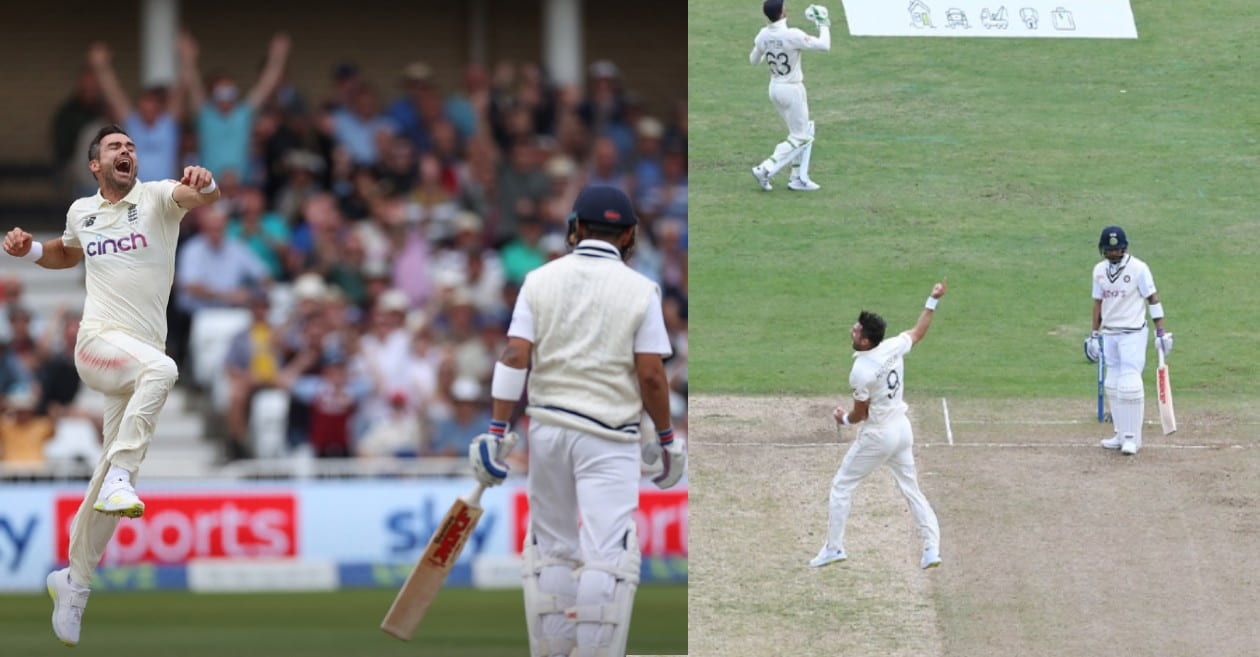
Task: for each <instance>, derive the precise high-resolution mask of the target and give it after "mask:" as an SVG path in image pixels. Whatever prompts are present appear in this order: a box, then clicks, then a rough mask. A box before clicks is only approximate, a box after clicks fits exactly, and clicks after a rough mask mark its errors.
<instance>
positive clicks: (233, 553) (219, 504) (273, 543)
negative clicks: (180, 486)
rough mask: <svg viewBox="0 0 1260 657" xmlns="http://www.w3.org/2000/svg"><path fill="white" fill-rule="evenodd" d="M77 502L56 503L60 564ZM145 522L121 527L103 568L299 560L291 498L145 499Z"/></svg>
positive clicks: (65, 556)
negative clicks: (250, 559)
mask: <svg viewBox="0 0 1260 657" xmlns="http://www.w3.org/2000/svg"><path fill="white" fill-rule="evenodd" d="M80 501H81V500H80V499H79V498H77V497H58V498H57V503H56V509H57V558H58V559H59V560H60V561H62V562H65V561H67V560H68V558H69V556H68V553H69V543H70V523H71V522H72V521H73V520H74V514H75V512H76V511H78V509H79V503H80ZM144 501H145V514H144V517H143V518H137V519H130V520H126V519H125V520H123V521H122V522H120V523H118V529H117V530H116V531H115V532H114V538H113V540H111V541H110V543H109V545H108V546H107V547H106V548H105V557H104V559H102V563H103V564H104V565H110V566H112V565H126V564H135V563H140V562H158V563H184V562H186V561H188V560H189V559H196V558H203V557H286V556H294V555H296V554H297V548H298V545H297V503H296V502H295V500H294V497H293V495H292V494H289V493H282V494H268V495H153V494H147V495H145V496H144Z"/></svg>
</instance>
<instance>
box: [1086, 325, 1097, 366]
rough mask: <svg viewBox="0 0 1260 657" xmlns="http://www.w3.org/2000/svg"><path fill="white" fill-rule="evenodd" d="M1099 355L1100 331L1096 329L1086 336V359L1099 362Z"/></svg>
mask: <svg viewBox="0 0 1260 657" xmlns="http://www.w3.org/2000/svg"><path fill="white" fill-rule="evenodd" d="M1098 356H1099V354H1098V331H1094V332H1092V333H1090V334H1089V337H1088V338H1085V360H1087V361H1089V362H1091V363H1097V362H1098Z"/></svg>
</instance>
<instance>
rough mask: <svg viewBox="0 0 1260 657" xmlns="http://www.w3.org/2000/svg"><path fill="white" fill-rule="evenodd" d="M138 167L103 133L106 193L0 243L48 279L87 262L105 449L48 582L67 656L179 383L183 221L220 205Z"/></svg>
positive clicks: (98, 164)
mask: <svg viewBox="0 0 1260 657" xmlns="http://www.w3.org/2000/svg"><path fill="white" fill-rule="evenodd" d="M138 166H139V163H138V162H137V161H136V145H135V143H134V142H133V141H132V140H131V138H130V137H128V136H127V133H126V132H124V131H123V129H122V128H120V127H118V126H116V125H108V126H105V127H104V128H101V130H100V132H98V133H96V138H95V139H93V140H92V144H91V146H89V148H88V168H89V169H90V170H91V171H92V174H93V175H94V176H95V177H96V180H97V183H98V184H99V185H100V191H98V192H97V193H96V194H95V195H93V196H88V197H85V198H81V199H79V200H77V201H75V202H74V203H73V204H71V205H70V211H69V212H68V213H67V214H66V230H65V232H64V233H63V234H62V236H61V237H58V238H55V239H51V240H48V241H46V242H43V243H40V242H33V241H32V238H31V234H30V233H28V232H26V231H24V230H22V229H21V228H14V229H13V230H11V231H9V233H8V235H6V236H5V238H4V250H5V252H6V253H8V254H9V255H11V256H15V257H19V258H23V259H26V260H30V261H32V262H34V263H36V264H38V265H39V266H41V267H45V268H47V269H67V268H69V267H74V266H75V265H77V264H79V262H80V261H82V260H83V259H84V256H85V255H86V256H87V264H86V265H85V266H86V268H87V298H86V300H85V301H84V304H83V320H82V324H81V325H80V329H79V338H78V341H77V344H76V345H75V349H74V365H75V369H77V370H78V372H79V377H80V378H82V379H83V382H84V383H86V384H87V385H88V386H89V387H91V388H92V389H94V390H98V391H100V392H102V393H104V394H105V430H104V437H103V438H104V440H103V443H104V448H105V451H104V453H103V454H102V456H101V460H100V463H98V464H97V466H96V470H95V472H94V473H93V474H92V480H91V483H89V484H88V490H87V495H86V496H85V497H84V498H83V504H82V505H81V506H80V507H79V511H78V513H76V514H75V516H74V522H73V524H72V525H71V527H70V567H69V568H63V569H61V570H56V571H53V572H52V573H51V574H49V575H48V593H49V595H51V596H52V598H53V616H52V625H53V631H54V632H55V633H56V635H57V638H58V639H60V640H61V642H62V643H64V644H66V645H68V646H73V645H76V644H77V643H78V642H79V627H80V623H81V622H82V618H83V609H84V607H86V606H87V599H88V593H89V590H88V584H89V582H90V581H91V578H92V571H93V570H94V569H95V568H96V565H97V563H99V562H100V560H101V555H102V554H103V553H104V551H105V546H106V545H107V544H108V543H109V540H110V537H112V536H113V535H114V528H115V527H116V526H117V525H118V519H119V517H121V516H126V517H129V518H139V517H140V516H142V515H144V502H142V501H140V498H139V497H137V496H136V490H135V488H134V485H135V481H136V476H137V473H138V471H139V469H140V463H141V461H143V460H144V455H145V452H146V451H148V449H149V441H150V440H151V439H152V438H153V427H154V422H155V421H156V420H157V417H158V413H159V412H160V411H161V410H162V406H163V404H165V403H166V395H167V393H168V392H170V389H171V386H173V385H174V384H175V379H176V378H177V377H178V375H179V373H178V371H177V370H176V368H175V361H173V360H171V359H170V357H168V356H167V355H166V350H165V344H166V302H167V299H168V298H169V297H170V292H171V281H172V279H173V278H174V276H175V247H176V242H177V238H178V237H179V222H180V220H181V219H182V218H183V216H184V213H185V212H187V211H188V210H189V209H191V208H195V207H197V206H201V205H205V204H207V203H211V202H213V201H215V200H216V199H218V198H219V190H218V186H217V185H216V184H215V182H214V178H213V177H212V176H211V174H210V172H209V171H207V170H206V169H203V168H201V167H196V166H190V167H185V168H184V176H183V179H182V180H180V181H178V182H177V181H174V180H162V181H156V182H140V181H138V180H137V179H136V171H137V169H138Z"/></svg>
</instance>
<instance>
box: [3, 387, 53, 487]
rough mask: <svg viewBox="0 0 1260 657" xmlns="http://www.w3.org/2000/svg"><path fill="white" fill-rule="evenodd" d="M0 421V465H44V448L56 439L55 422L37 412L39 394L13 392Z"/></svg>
mask: <svg viewBox="0 0 1260 657" xmlns="http://www.w3.org/2000/svg"><path fill="white" fill-rule="evenodd" d="M5 401H6V403H5V413H4V416H3V417H0V461H2V462H3V463H4V465H5V466H7V467H10V468H32V469H33V468H37V467H38V466H39V465H41V464H43V462H44V444H45V443H47V442H48V440H49V439H51V438H52V437H53V433H54V432H55V429H56V425H55V423H54V422H53V420H52V418H49V417H48V416H46V415H40V414H37V413H36V412H35V409H36V404H37V403H38V401H39V398H38V392H37V391H36V390H33V389H32V388H31V386H21V387H18V388H14V389H12V390H10V391H9V394H8V396H7V398H6V400H5Z"/></svg>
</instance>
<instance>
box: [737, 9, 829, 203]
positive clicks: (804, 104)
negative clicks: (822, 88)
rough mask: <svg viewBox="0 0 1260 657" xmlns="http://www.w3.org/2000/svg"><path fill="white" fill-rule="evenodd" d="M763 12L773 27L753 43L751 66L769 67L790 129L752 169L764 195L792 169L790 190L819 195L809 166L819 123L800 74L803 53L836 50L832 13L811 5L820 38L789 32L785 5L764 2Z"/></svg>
mask: <svg viewBox="0 0 1260 657" xmlns="http://www.w3.org/2000/svg"><path fill="white" fill-rule="evenodd" d="M761 9H762V11H763V12H765V14H766V18H767V19H768V20H769V21H770V24H769V25H767V26H766V27H763V28H761V31H760V32H758V33H757V38H756V39H754V40H753V49H752V52H751V53H749V55H748V62H749V63H750V64H753V65H754V66H755V65H757V64H760V63H761V62H762V61H765V62H766V64H768V65H769V67H770V101H771V102H773V103H774V107H775V109H777V110H778V111H779V116H781V117H783V120H784V122H786V123H787V128H788V136H787V140H786V141H781V142H779V144H778V145H777V146H775V147H774V153H773V154H771V155H770V157H768V158H766V159H765V160H763V161H762V162H761V164H758V165H757V166H755V167H753V170H752V174H753V177H754V178H756V179H757V183H758V184H759V185H761V188H762V189H763V190H765V191H767V192H768V191H770V190H771V189H773V186H772V185H771V184H770V180H771V179H772V178H774V176H775V174H777V173H778V172H779V171H781V170H782V169H783V167H785V166H787V165H788V164H791V165H792V174H791V176H790V177H789V179H788V189H792V190H796V191H814V190H816V189H818V188H819V186H818V185H817V184H816V183H814V181H813V180H810V178H809V160H810V155H811V154H812V153H813V149H814V122H813V121H810V120H809V102H808V100H807V99H806V96H805V83H804V82H805V75H804V72H803V71H802V70H801V51H802V50H823V51H826V50H831V19H830V18H828V14H827V8H826V7H820V6H818V5H810V6H809V7H808V8H807V9H806V10H805V16H806V18H808V19H809V20H811V21H813V22H814V24H815V25H817V26H818V36H817V37H812V36H810V35H808V34H806V33H805V32H803V31H801V30H799V29H796V28H790V27H788V26H787V8H786V7H785V5H784V2H783V0H765V3H764V4H762V7H761Z"/></svg>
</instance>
